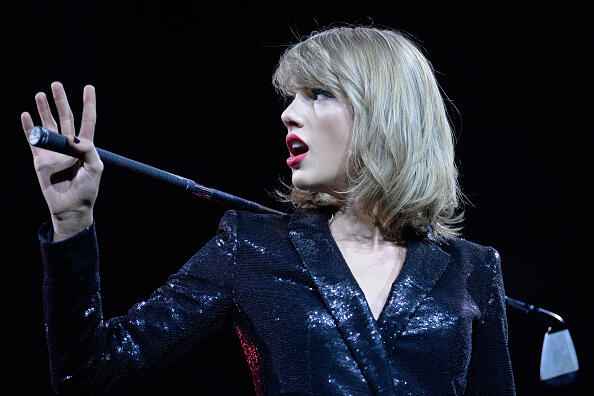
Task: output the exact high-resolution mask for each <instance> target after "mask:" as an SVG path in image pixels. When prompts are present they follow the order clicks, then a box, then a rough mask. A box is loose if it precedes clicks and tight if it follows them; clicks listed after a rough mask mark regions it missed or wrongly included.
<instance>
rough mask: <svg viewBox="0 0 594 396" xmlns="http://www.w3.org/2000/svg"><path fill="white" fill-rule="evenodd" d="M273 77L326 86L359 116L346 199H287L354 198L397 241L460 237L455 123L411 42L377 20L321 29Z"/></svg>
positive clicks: (300, 200)
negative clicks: (380, 26)
mask: <svg viewBox="0 0 594 396" xmlns="http://www.w3.org/2000/svg"><path fill="white" fill-rule="evenodd" d="M273 84H274V86H275V87H276V88H277V90H279V91H280V92H281V93H282V94H285V95H286V94H291V93H294V92H295V91H296V90H297V89H298V88H300V87H301V88H302V87H306V88H321V89H325V90H328V91H330V92H331V93H333V94H334V95H335V97H336V99H337V100H339V101H340V102H342V103H345V104H347V105H348V106H349V107H350V110H351V112H352V114H353V131H352V138H351V145H350V148H349V153H348V158H347V178H348V180H349V186H350V187H349V189H348V192H347V193H346V194H345V196H346V202H345V201H339V200H337V199H336V198H334V197H332V196H330V195H329V194H325V193H318V192H310V191H304V190H300V189H298V188H296V187H291V191H290V192H289V193H285V194H284V195H283V196H284V198H285V200H287V201H289V202H292V203H293V204H294V205H295V206H297V207H316V208H322V207H327V208H338V207H341V206H343V205H345V204H346V205H355V204H356V205H355V206H356V207H357V208H359V209H360V210H362V211H363V213H365V214H367V215H368V216H370V217H371V218H372V219H373V221H374V224H375V225H376V226H377V227H378V228H379V230H380V232H381V233H382V236H383V237H384V238H385V239H386V240H390V241H399V242H406V240H408V239H410V237H412V235H413V234H414V235H423V236H427V235H432V236H434V237H436V238H438V239H442V238H447V237H452V236H456V235H458V233H459V230H460V228H459V227H455V225H456V224H459V223H460V222H461V221H462V218H463V215H462V213H461V212H460V213H459V211H458V210H457V209H458V207H459V204H460V200H461V198H462V194H461V192H460V188H459V185H458V177H457V170H456V166H455V163H454V141H453V140H454V139H453V136H452V129H451V127H450V124H449V120H448V116H447V111H446V108H445V105H444V101H443V98H442V96H441V93H440V90H439V87H438V84H437V81H436V79H435V76H434V72H433V68H432V66H431V64H430V63H429V62H428V61H427V59H426V58H425V56H423V54H422V53H421V51H420V50H419V49H418V48H417V47H416V45H415V44H414V43H413V42H412V41H411V40H409V39H407V38H406V37H405V36H404V35H403V34H401V33H399V32H397V31H394V30H390V29H381V30H380V29H376V28H369V27H335V28H331V29H327V30H324V31H321V32H314V33H312V34H311V35H310V36H309V37H307V38H306V39H305V40H303V41H301V42H300V43H298V44H296V45H294V46H292V47H290V48H288V49H287V50H286V51H285V52H284V53H283V55H282V57H281V59H280V61H279V64H278V66H277V68H276V70H275V72H274V76H273ZM411 232H412V234H411Z"/></svg>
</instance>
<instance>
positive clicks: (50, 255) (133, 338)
mask: <svg viewBox="0 0 594 396" xmlns="http://www.w3.org/2000/svg"><path fill="white" fill-rule="evenodd" d="M219 230H220V231H219V234H218V235H217V236H216V237H215V238H213V239H212V240H211V241H210V242H208V243H207V244H206V245H205V246H204V247H203V248H202V249H201V250H200V251H199V252H198V253H196V254H195V255H194V256H193V257H192V258H191V259H190V260H189V261H188V262H187V263H186V264H185V265H184V266H183V267H182V268H181V269H180V271H179V272H177V273H176V274H174V275H172V276H171V277H169V278H168V280H167V282H166V283H165V285H163V286H162V287H160V288H159V289H157V290H156V291H155V292H154V293H152V294H151V296H150V298H149V299H147V300H146V301H142V302H140V303H138V304H136V305H135V306H134V307H132V308H131V309H130V310H129V311H128V314H127V315H124V316H121V317H116V318H113V319H110V320H108V321H105V322H104V320H103V315H102V310H101V294H100V284H99V268H98V256H97V241H96V237H95V228H94V225H91V226H90V227H88V228H86V229H85V230H83V231H82V232H80V233H79V234H76V235H74V236H73V237H71V238H68V239H66V240H63V241H61V242H58V243H52V242H50V241H51V227H50V226H49V225H45V226H44V227H43V228H42V231H41V233H40V238H41V246H42V253H43V264H44V284H43V298H44V317H45V321H46V330H47V343H48V350H49V357H50V369H51V379H52V384H53V386H54V389H55V390H56V391H57V392H73V391H84V392H88V393H98V392H102V391H110V390H113V389H116V388H118V387H120V386H123V385H127V384H129V383H130V382H132V381H134V380H136V379H137V378H139V377H141V376H143V375H146V374H147V373H150V371H151V370H154V369H157V368H159V367H161V366H163V365H164V364H166V363H167V362H170V361H171V360H172V359H174V358H176V357H177V356H179V355H180V354H182V353H183V352H185V351H186V350H188V349H189V348H190V347H191V346H192V345H193V344H194V343H195V342H197V341H198V340H199V339H200V338H202V337H205V336H207V335H209V334H211V333H212V332H214V331H217V330H218V329H220V328H221V326H222V325H223V323H224V321H225V319H226V317H227V315H228V314H229V312H230V311H231V308H232V306H233V300H232V282H233V266H234V262H233V261H234V254H233V253H234V244H235V241H234V236H233V235H234V216H233V213H232V212H230V213H228V214H226V215H225V216H224V217H223V219H222V220H221V225H220V229H219Z"/></svg>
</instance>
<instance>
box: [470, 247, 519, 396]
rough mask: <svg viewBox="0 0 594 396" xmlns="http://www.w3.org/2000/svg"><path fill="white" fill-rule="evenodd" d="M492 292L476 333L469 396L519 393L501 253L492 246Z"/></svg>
mask: <svg viewBox="0 0 594 396" xmlns="http://www.w3.org/2000/svg"><path fill="white" fill-rule="evenodd" d="M485 262H486V271H487V275H488V277H487V279H486V280H485V282H487V290H488V295H487V298H486V300H485V305H484V307H483V309H482V310H481V312H482V314H481V317H480V318H479V320H478V321H477V323H476V325H475V326H474V328H473V333H472V356H471V358H470V365H469V367H468V377H467V382H466V392H465V394H467V395H505V396H509V395H515V386H514V378H513V372H512V367H511V362H510V357H509V351H508V345H507V317H506V312H505V292H504V288H503V277H502V274H501V259H500V256H499V253H498V252H497V251H496V250H495V249H493V248H489V249H488V257H487V258H486V261H485Z"/></svg>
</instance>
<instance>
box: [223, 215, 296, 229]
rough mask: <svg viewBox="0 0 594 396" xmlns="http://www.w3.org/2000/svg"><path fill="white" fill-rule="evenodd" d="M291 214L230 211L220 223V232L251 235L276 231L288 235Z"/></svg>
mask: <svg viewBox="0 0 594 396" xmlns="http://www.w3.org/2000/svg"><path fill="white" fill-rule="evenodd" d="M290 218H291V216H290V215H289V214H283V215H280V214H274V213H256V212H249V211H237V210H229V211H227V212H225V214H224V215H223V216H222V218H221V221H220V222H219V231H227V232H229V231H233V233H251V232H254V231H258V232H261V231H264V230H266V231H268V232H269V231H275V232H277V233H278V232H280V233H286V230H287V224H288V222H289V220H290Z"/></svg>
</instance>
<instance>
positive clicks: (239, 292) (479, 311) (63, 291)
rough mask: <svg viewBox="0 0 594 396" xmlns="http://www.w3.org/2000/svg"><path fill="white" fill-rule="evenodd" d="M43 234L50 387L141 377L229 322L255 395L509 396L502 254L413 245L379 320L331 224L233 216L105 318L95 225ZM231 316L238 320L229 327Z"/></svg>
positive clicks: (102, 386)
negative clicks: (157, 282) (140, 297)
mask: <svg viewBox="0 0 594 396" xmlns="http://www.w3.org/2000/svg"><path fill="white" fill-rule="evenodd" d="M50 229H51V227H48V226H47V225H46V226H44V227H42V229H41V231H40V239H41V247H42V253H43V254H42V255H43V261H44V270H45V276H44V286H43V296H44V312H45V320H46V326H47V342H48V347H49V356H50V364H51V378H52V383H53V386H54V388H55V389H56V390H57V391H59V392H61V391H70V390H79V391H80V390H83V391H86V392H89V393H96V392H99V391H103V390H111V389H113V388H114V387H116V386H118V385H119V384H121V383H125V382H126V381H129V380H131V379H132V378H135V377H139V376H142V375H145V374H146V373H148V372H150V371H151V370H153V369H154V368H156V367H159V366H162V365H163V364H164V363H166V362H168V361H170V360H171V359H172V358H173V357H176V356H179V354H180V353H182V352H183V351H185V350H187V349H188V348H190V347H191V346H192V345H193V344H194V343H196V342H199V341H200V339H201V338H203V337H205V336H206V335H208V334H210V333H211V332H213V331H217V329H220V328H221V326H222V325H223V323H225V322H232V323H233V325H234V327H235V330H236V332H237V334H238V336H239V339H240V341H241V344H242V345H243V347H244V351H245V354H246V358H247V361H248V363H249V365H250V368H251V371H252V374H253V379H254V388H255V391H256V393H257V394H262V395H284V394H291V395H372V394H375V395H440V396H444V395H462V394H473V395H475V394H480V395H512V394H514V392H515V391H514V382H513V376H512V370H511V364H510V358H509V354H508V347H507V322H506V316H505V306H504V289H503V282H502V276H501V269H500V260H499V255H498V253H497V252H496V250H495V249H493V248H490V247H483V246H480V245H477V244H474V243H471V242H468V241H465V240H462V239H451V240H449V241H448V242H447V243H442V244H436V243H434V242H431V241H429V240H419V241H416V242H411V243H410V244H409V245H408V250H407V253H406V258H405V262H404V266H403V268H402V270H401V272H400V274H399V275H398V277H397V279H396V280H395V282H394V283H393V285H392V288H391V291H390V294H389V297H388V300H387V302H386V305H385V307H384V309H383V311H382V313H381V315H380V317H379V318H378V320H377V321H376V320H375V319H374V317H373V315H372V313H371V311H370V309H369V306H368V305H367V303H366V300H365V297H364V295H363V292H362V291H361V289H360V288H359V286H358V284H357V282H356V280H355V278H354V277H353V275H352V273H351V272H350V270H349V268H348V266H347V264H346V262H345V261H344V259H343V257H342V255H341V253H340V250H339V249H338V246H337V245H336V243H335V241H334V239H333V237H332V235H331V234H330V231H329V228H328V217H327V215H326V214H324V213H321V212H317V211H312V210H296V211H295V212H294V213H293V214H292V215H290V216H289V215H286V216H276V215H262V214H253V213H246V212H235V211H230V212H227V213H226V214H225V215H224V216H223V218H222V220H221V222H220V226H219V232H218V234H217V235H216V236H215V237H214V238H213V239H212V240H211V241H210V242H208V243H207V244H206V245H205V246H204V247H203V248H202V249H200V250H199V251H198V252H197V253H196V254H195V255H194V256H193V257H192V258H191V259H190V260H189V261H188V262H187V263H186V264H185V265H184V266H183V267H182V268H181V269H180V270H179V272H177V273H176V274H174V275H172V276H171V277H169V278H168V280H167V282H166V283H165V284H164V285H163V286H162V287H160V288H159V289H157V290H156V291H155V292H154V293H153V294H152V295H151V296H150V298H148V299H147V300H146V301H142V302H139V303H138V304H136V305H134V306H133V307H132V308H131V309H130V310H129V312H128V314H127V315H125V316H121V317H116V318H112V319H109V320H105V321H104V320H103V316H102V310H101V296H100V291H99V275H98V274H99V268H98V259H97V257H98V254H97V243H96V237H95V229H94V226H91V227H89V228H88V229H86V230H84V231H83V232H81V233H79V234H77V235H75V236H74V237H72V238H70V239H68V240H66V241H62V242H58V243H50V242H49V241H51V231H50ZM230 315H231V318H232V320H231V321H226V319H228V318H229V316H230Z"/></svg>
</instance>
